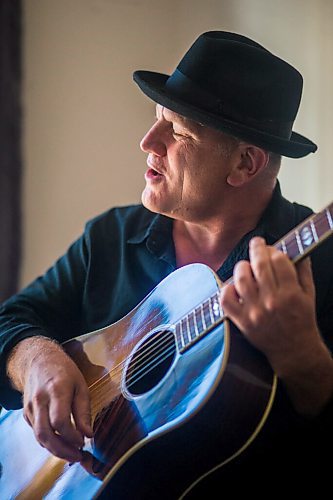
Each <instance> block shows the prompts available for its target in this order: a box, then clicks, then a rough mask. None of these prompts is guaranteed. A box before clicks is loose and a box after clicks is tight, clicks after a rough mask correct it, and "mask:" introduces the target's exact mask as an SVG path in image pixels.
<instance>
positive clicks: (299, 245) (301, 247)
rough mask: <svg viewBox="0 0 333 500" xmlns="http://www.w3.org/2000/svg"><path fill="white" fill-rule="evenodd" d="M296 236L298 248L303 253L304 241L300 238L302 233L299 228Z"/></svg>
mask: <svg viewBox="0 0 333 500" xmlns="http://www.w3.org/2000/svg"><path fill="white" fill-rule="evenodd" d="M295 236H296V242H297V246H298V250H299V252H300V253H301V254H302V253H304V248H303V245H302V242H301V238H300V235H299V232H298V230H297V229H296V230H295Z"/></svg>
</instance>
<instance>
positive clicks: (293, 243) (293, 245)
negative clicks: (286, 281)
mask: <svg viewBox="0 0 333 500" xmlns="http://www.w3.org/2000/svg"><path fill="white" fill-rule="evenodd" d="M285 245H286V250H287V252H286V253H287V255H288V256H289V257H290V258H291V259H292V260H293V259H294V258H295V257H297V255H299V248H298V244H297V240H296V237H295V234H294V233H292V234H288V235H287V237H286V238H285Z"/></svg>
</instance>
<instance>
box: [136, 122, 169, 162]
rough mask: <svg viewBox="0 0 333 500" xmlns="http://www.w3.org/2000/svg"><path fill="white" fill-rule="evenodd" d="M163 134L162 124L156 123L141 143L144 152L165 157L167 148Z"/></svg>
mask: <svg viewBox="0 0 333 500" xmlns="http://www.w3.org/2000/svg"><path fill="white" fill-rule="evenodd" d="M161 132H162V131H161V127H160V124H159V123H158V122H156V123H155V124H154V125H153V126H152V127H151V128H150V129H149V130H148V132H147V133H146V135H145V136H144V137H143V138H142V140H141V142H140V148H141V149H142V151H144V152H145V153H154V154H155V155H157V156H164V155H165V154H166V147H165V143H164V142H163V139H162V133H161Z"/></svg>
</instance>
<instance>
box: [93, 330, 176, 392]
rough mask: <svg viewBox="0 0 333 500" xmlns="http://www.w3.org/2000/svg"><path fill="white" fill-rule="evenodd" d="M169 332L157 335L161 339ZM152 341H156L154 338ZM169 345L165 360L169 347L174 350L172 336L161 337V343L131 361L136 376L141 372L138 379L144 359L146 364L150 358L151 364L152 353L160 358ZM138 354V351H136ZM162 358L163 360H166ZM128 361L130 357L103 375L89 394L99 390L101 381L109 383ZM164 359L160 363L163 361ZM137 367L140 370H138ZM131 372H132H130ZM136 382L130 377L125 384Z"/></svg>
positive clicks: (141, 374)
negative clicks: (111, 377)
mask: <svg viewBox="0 0 333 500" xmlns="http://www.w3.org/2000/svg"><path fill="white" fill-rule="evenodd" d="M168 331H169V330H166V331H163V332H160V333H159V336H160V337H161V335H162V334H163V333H167V332H168ZM152 340H156V337H155V338H154V339H152ZM170 341H171V344H170ZM167 344H169V346H168V351H166V352H167V356H166V358H167V357H168V356H169V353H170V352H169V351H170V349H169V347H171V349H174V345H175V342H174V336H173V334H172V337H171V336H163V337H162V342H161V341H160V342H159V343H158V342H155V345H154V348H153V349H150V350H149V349H146V350H145V352H144V354H143V355H142V353H141V354H140V355H139V356H138V358H139V359H138V360H136V361H133V363H132V366H134V367H135V368H136V375H137V373H138V372H141V373H140V378H142V376H144V373H142V371H143V368H142V365H143V363H144V362H145V358H146V363H147V358H148V357H149V356H150V359H149V363H151V360H152V359H153V356H152V354H154V351H155V355H156V351H158V356H161V354H163V350H162V349H163V348H164V347H165V346H166V345H167ZM142 350H143V348H141V351H142ZM137 352H139V350H138V351H137ZM166 358H164V359H166ZM128 359H130V357H127V358H125V360H123V361H121V362H120V363H119V364H118V365H116V366H115V367H114V368H113V369H112V370H110V371H109V372H108V373H106V374H104V375H103V376H102V377H101V378H100V379H99V380H97V381H95V382H94V383H93V384H92V385H91V386H90V389H91V393H92V392H93V391H95V390H99V389H100V386H101V384H102V383H103V381H104V382H105V383H107V382H110V375H113V376H115V375H116V374H117V372H118V373H119V372H121V369H122V366H123V365H124V364H125V363H126V362H127V361H128ZM164 359H163V360H162V361H164ZM140 364H141V367H140ZM138 367H139V368H140V369H138ZM150 370H151V369H149V370H148V371H150ZM132 371H133V370H132ZM135 382H136V380H135V377H134V376H131V377H130V378H129V379H128V381H127V383H128V385H130V384H133V383H135Z"/></svg>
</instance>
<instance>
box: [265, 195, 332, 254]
mask: <svg viewBox="0 0 333 500" xmlns="http://www.w3.org/2000/svg"><path fill="white" fill-rule="evenodd" d="M332 232H333V202H332V203H330V205H328V206H327V207H325V208H324V209H323V210H321V211H320V212H318V213H315V214H313V215H311V216H310V217H308V218H307V219H305V220H304V221H303V222H301V224H299V225H298V226H297V227H296V228H295V229H292V230H291V231H290V232H289V233H288V234H287V235H286V236H284V237H283V238H281V239H280V240H279V241H278V242H277V243H276V244H275V245H274V246H275V248H278V249H279V250H281V251H282V252H283V253H285V254H286V255H288V257H289V258H290V259H291V260H292V261H293V262H295V263H296V262H298V261H299V260H301V259H302V258H303V257H305V256H306V255H309V254H310V253H311V252H312V250H314V249H315V248H316V247H317V246H318V245H319V244H320V243H322V242H323V241H324V240H325V239H326V238H328V237H329V236H330V235H331V234H332Z"/></svg>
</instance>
